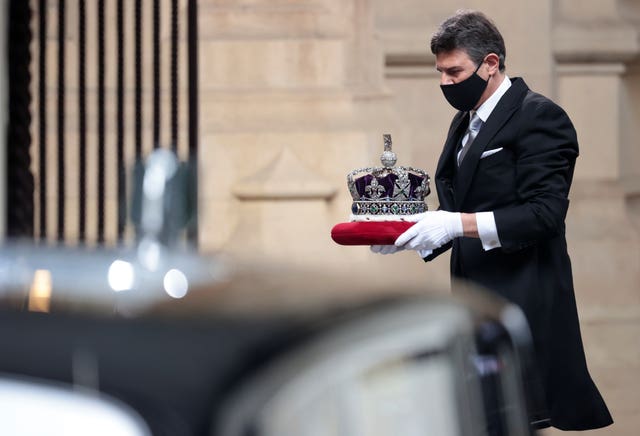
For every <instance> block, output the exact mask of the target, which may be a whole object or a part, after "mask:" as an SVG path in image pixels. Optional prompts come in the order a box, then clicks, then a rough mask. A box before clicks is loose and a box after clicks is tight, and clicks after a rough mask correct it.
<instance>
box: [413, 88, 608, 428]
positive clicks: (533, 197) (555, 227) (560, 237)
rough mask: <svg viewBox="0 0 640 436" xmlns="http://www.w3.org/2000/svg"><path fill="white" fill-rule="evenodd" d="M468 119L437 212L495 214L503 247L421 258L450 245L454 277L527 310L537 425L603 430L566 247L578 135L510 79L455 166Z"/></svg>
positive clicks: (452, 147)
mask: <svg viewBox="0 0 640 436" xmlns="http://www.w3.org/2000/svg"><path fill="white" fill-rule="evenodd" d="M468 119H469V116H468V114H467V113H464V112H459V113H458V114H456V116H455V117H454V119H453V121H452V123H451V127H450V129H449V133H448V137H447V141H446V143H445V146H444V149H443V151H442V155H441V156H440V160H439V162H438V168H437V170H436V175H435V183H436V188H437V192H438V197H439V200H440V208H441V209H443V210H448V211H455V212H484V211H492V212H493V213H494V217H495V221H496V227H497V230H498V236H499V238H500V243H501V245H502V247H501V248H497V249H493V250H489V251H484V250H483V248H482V245H481V242H480V240H479V239H475V238H457V239H455V240H454V241H453V242H452V243H449V244H447V245H446V246H444V247H441V248H440V249H438V250H436V251H435V252H434V254H432V255H431V256H429V257H428V258H426V259H425V260H427V261H428V260H431V259H433V258H434V257H436V256H437V255H439V254H440V253H442V252H444V251H446V250H447V249H449V248H451V247H452V248H453V250H452V253H451V273H452V276H453V277H454V278H457V279H464V280H468V281H471V282H473V283H476V284H478V285H481V286H482V287H485V288H487V289H488V290H490V291H492V292H494V293H497V294H499V295H500V296H502V297H504V298H506V299H507V300H510V301H512V302H514V303H516V304H517V305H519V306H520V307H521V308H522V309H523V311H524V313H525V315H526V316H527V319H528V321H529V324H530V327H531V332H532V336H533V340H534V348H535V353H536V361H537V366H538V369H539V372H540V377H541V380H542V385H543V388H544V391H545V398H546V408H547V410H546V411H544V410H541V409H539V408H538V409H537V410H530V415H531V419H532V420H537V419H544V418H545V416H544V415H546V417H548V418H549V419H550V424H551V425H553V426H555V427H557V428H560V429H563V430H583V429H590V428H597V427H602V426H606V425H608V424H610V423H612V419H611V416H610V414H609V411H608V410H607V407H606V405H605V403H604V401H603V400H602V397H601V396H600V393H599V392H598V390H597V388H596V387H595V385H594V383H593V382H592V380H591V377H590V375H589V373H588V371H587V365H586V362H585V357H584V351H583V346H582V339H581V335H580V328H579V325H578V315H577V310H576V302H575V297H574V291H573V279H572V273H571V263H570V260H569V255H568V253H567V244H566V240H565V224H564V220H565V216H566V214H567V209H568V207H569V199H568V196H569V188H570V186H571V181H572V178H573V169H574V165H575V160H576V157H577V156H578V142H577V137H576V132H575V129H574V127H573V125H572V123H571V121H570V119H569V117H568V116H567V114H566V113H565V112H564V111H563V110H562V109H561V108H560V107H559V106H558V105H556V104H555V103H553V102H552V101H551V100H549V99H547V98H545V97H543V96H542V95H540V94H537V93H534V92H532V91H531V90H529V88H528V87H527V85H526V84H525V83H524V81H523V80H522V79H520V78H516V79H512V86H511V88H509V90H508V91H507V92H506V94H505V95H504V96H503V97H502V98H501V100H500V102H499V103H498V105H497V106H496V108H495V109H494V110H493V112H492V113H491V115H490V116H489V118H488V119H487V121H486V123H485V124H484V125H483V127H482V128H481V130H480V132H479V133H478V136H477V137H476V139H475V140H474V142H473V144H472V145H471V148H470V149H469V151H468V152H467V154H466V156H465V158H464V160H463V161H462V164H461V165H460V167H459V168H458V167H457V164H456V161H455V155H456V149H457V147H458V145H459V143H460V140H461V137H462V135H463V134H464V132H465V130H466V128H467V125H468ZM499 148H502V150H500V151H498V152H496V153H494V154H491V155H489V156H486V157H484V158H481V155H482V153H483V152H485V151H487V150H492V149H499ZM541 415H542V416H541Z"/></svg>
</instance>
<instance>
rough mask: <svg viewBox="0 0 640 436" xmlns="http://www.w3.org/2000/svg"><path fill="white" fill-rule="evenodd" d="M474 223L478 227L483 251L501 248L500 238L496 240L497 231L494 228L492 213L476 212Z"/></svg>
mask: <svg viewBox="0 0 640 436" xmlns="http://www.w3.org/2000/svg"><path fill="white" fill-rule="evenodd" d="M476 223H477V225H478V236H480V242H482V248H483V249H484V251H488V250H493V249H494V248H499V247H502V244H500V238H498V229H497V228H496V219H495V218H494V216H493V212H477V213H476Z"/></svg>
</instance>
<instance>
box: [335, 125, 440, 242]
mask: <svg viewBox="0 0 640 436" xmlns="http://www.w3.org/2000/svg"><path fill="white" fill-rule="evenodd" d="M383 139H384V151H383V152H382V155H381V156H380V161H381V163H382V166H381V167H366V168H359V169H356V170H353V171H351V172H350V173H349V174H347V186H348V188H349V192H350V193H351V196H352V198H353V203H352V205H351V216H350V222H348V223H340V224H337V225H335V226H334V227H333V229H332V230H331V237H332V238H333V240H334V241H335V242H337V243H338V244H341V245H376V244H393V242H394V241H395V239H396V238H397V237H398V236H399V235H400V234H401V233H402V232H404V231H405V230H406V229H408V228H409V227H411V226H412V225H413V224H414V223H415V222H416V221H417V220H418V219H420V217H421V215H420V214H422V213H423V212H426V211H427V204H426V203H425V198H426V196H427V195H429V193H430V192H431V190H430V187H429V182H430V178H429V175H428V174H427V173H426V172H425V171H423V170H420V169H415V168H412V167H404V166H395V164H396V161H397V156H396V154H395V153H394V152H393V150H392V142H391V135H389V134H385V135H383Z"/></svg>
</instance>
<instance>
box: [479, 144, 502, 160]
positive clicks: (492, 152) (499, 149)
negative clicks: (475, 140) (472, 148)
mask: <svg viewBox="0 0 640 436" xmlns="http://www.w3.org/2000/svg"><path fill="white" fill-rule="evenodd" d="M503 148H504V147H500V148H494V149H491V150H487V151H485V152H484V153H482V154H481V155H480V159H484V158H485V157H487V156H491V155H492V154H496V153H497V152H499V151H501V150H502V149H503Z"/></svg>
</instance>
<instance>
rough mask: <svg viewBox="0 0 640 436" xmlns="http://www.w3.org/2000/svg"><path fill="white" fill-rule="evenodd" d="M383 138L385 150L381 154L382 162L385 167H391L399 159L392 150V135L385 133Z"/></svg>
mask: <svg viewBox="0 0 640 436" xmlns="http://www.w3.org/2000/svg"><path fill="white" fill-rule="evenodd" d="M382 138H383V139H384V151H383V152H382V155H381V156H380V162H382V165H383V166H384V167H385V168H390V167H392V166H394V165H395V164H396V161H397V160H398V159H397V157H396V154H395V153H394V152H393V150H391V135H390V134H388V133H385V134H384V135H382Z"/></svg>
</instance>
